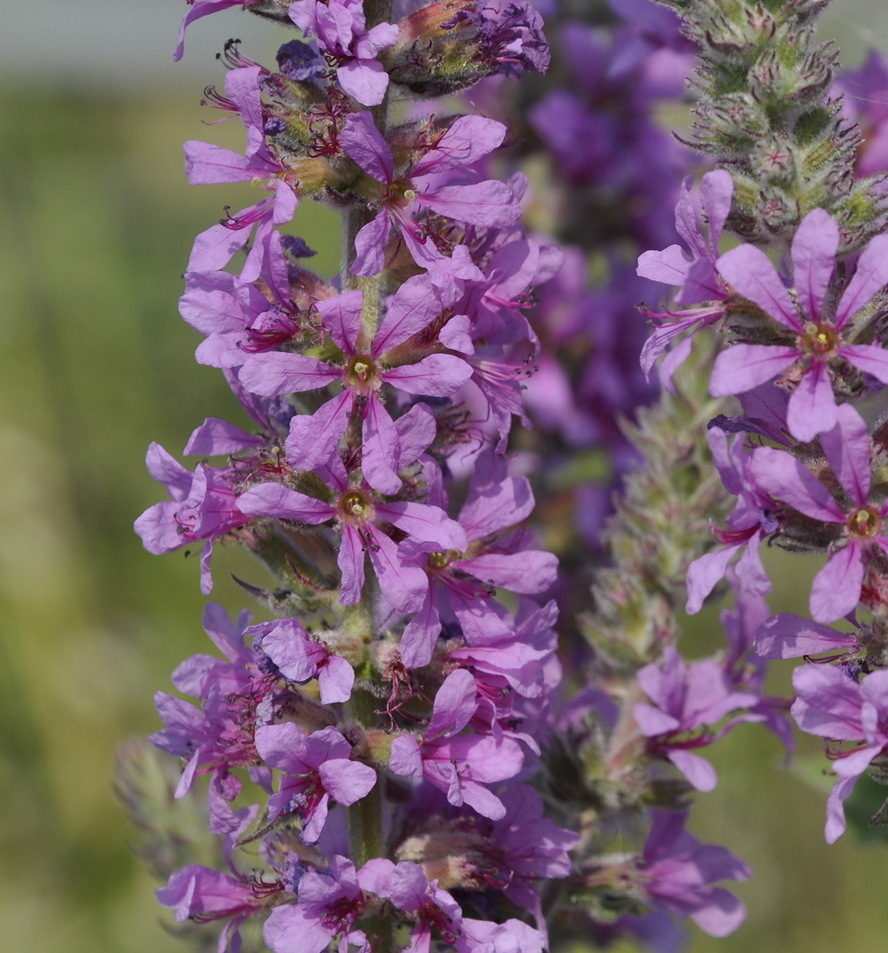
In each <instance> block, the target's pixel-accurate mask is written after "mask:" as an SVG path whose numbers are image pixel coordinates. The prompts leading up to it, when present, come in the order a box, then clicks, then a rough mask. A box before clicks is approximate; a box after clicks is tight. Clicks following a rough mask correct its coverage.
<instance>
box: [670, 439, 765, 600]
mask: <svg viewBox="0 0 888 953" xmlns="http://www.w3.org/2000/svg"><path fill="white" fill-rule="evenodd" d="M714 423H715V422H713V424H714ZM706 439H707V441H708V443H709V449H710V450H711V451H712V462H713V463H714V464H715V467H716V468H717V469H718V472H719V475H720V476H721V478H722V483H724V485H725V489H727V490H728V492H729V493H733V494H734V495H735V496H736V497H737V503H736V505H735V506H734V510H733V512H732V513H731V515H730V516H729V517H728V518H727V520H726V523H727V525H728V528H727V529H717V528H713V534H714V535H715V537H716V539H717V540H718V541H719V542H720V543H722V544H723V545H722V547H721V548H720V549H717V550H715V551H714V552H711V553H704V555H702V556H699V557H698V558H697V559H695V560H694V561H693V562H692V563H691V564H690V565H689V566H688V575H687V583H688V599H687V604H686V606H685V609H686V611H687V612H688V613H689V614H691V615H693V614H694V613H696V612H699V611H700V609H701V608H702V607H703V602H704V600H705V599H706V597H707V596H708V595H709V593H710V592H712V590H713V589H714V588H715V586H716V584H717V583H718V581H719V580H720V579H721V578H722V577H723V576H724V574H725V572H726V570H727V568H728V564H729V563H730V561H731V560H732V559H733V557H734V556H735V555H737V554H738V553H739V554H740V558H739V560H737V563H736V565H735V571H736V573H737V582H738V585H739V587H740V588H741V589H743V591H744V592H747V593H749V594H752V595H757V596H763V595H766V594H767V593H768V592H770V591H771V582H770V580H769V579H768V575H767V573H766V572H765V569H764V566H763V565H762V560H761V556H760V555H759V548H760V546H761V543H762V540H763V539H764V538H765V536H766V535H768V533H773V532H774V531H775V530H776V529H777V526H778V524H777V523H776V521H775V520H774V519H773V517H772V516H770V515H769V510H770V509H771V508H772V507H773V500H771V499H770V497H768V495H767V494H766V493H765V492H764V491H763V489H762V488H761V487H760V486H759V485H758V484H757V483H756V481H755V479H754V476H753V473H752V458H751V456H750V454H749V453H747V452H746V450H745V449H744V435H743V434H739V435H736V436H735V437H734V439H733V440H732V441H731V442H730V443H729V442H728V434H727V432H726V431H725V430H723V429H722V428H721V427H720V426H715V425H710V427H709V430H708V431H707V434H706Z"/></svg>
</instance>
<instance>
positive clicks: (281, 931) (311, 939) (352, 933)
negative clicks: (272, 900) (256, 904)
mask: <svg viewBox="0 0 888 953" xmlns="http://www.w3.org/2000/svg"><path fill="white" fill-rule="evenodd" d="M298 892H299V900H298V903H288V904H283V905H281V906H278V907H275V908H274V910H272V911H271V915H270V916H269V918H268V919H267V920H266V921H265V927H264V929H263V937H264V939H265V942H266V943H267V944H268V946H269V947H270V948H271V950H273V953H323V951H324V950H326V949H328V947H329V946H330V941H331V940H333V939H334V938H335V937H337V936H340V937H341V943H340V947H339V949H341V950H342V951H345V950H347V949H348V946H349V944H355V945H358V946H359V947H360V949H361V950H362V951H367V953H369V946H368V945H367V942H366V937H365V936H364V934H363V932H362V931H360V930H357V929H355V922H356V920H357V919H358V917H359V916H360V915H361V914H362V913H363V911H364V907H365V906H366V904H367V898H366V896H365V895H364V892H363V890H362V889H361V882H360V874H359V872H358V871H357V870H355V865H354V864H353V863H352V862H351V861H350V860H347V859H346V858H345V857H342V856H340V855H338V854H337V855H336V856H335V857H334V858H333V863H332V864H331V866H330V871H329V874H322V873H318V872H316V871H308V872H307V873H305V874H303V875H302V877H301V878H300V880H299V886H298Z"/></svg>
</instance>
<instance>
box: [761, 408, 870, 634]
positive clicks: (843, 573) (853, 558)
mask: <svg viewBox="0 0 888 953" xmlns="http://www.w3.org/2000/svg"><path fill="white" fill-rule="evenodd" d="M835 420H836V423H835V424H834V426H833V428H832V429H831V430H829V431H828V432H827V433H824V434H823V436H822V437H821V438H820V442H821V445H822V447H823V451H824V453H825V454H826V459H827V460H828V462H829V464H830V466H831V467H832V471H833V473H834V474H835V476H836V477H837V478H838V481H839V483H840V484H841V486H842V489H843V490H844V491H845V493H846V494H847V497H848V498H849V500H850V506H848V505H846V504H840V503H839V502H838V501H837V500H836V499H835V497H834V496H833V495H832V494H831V493H830V492H829V490H827V488H826V487H825V486H824V485H823V484H822V483H821V482H820V481H819V480H817V479H816V478H815V477H814V476H813V474H812V473H811V471H810V470H809V469H808V468H807V467H806V466H804V464H802V463H800V462H799V461H798V460H796V459H795V458H794V457H793V456H791V455H790V454H788V453H786V452H784V451H782V450H776V449H774V448H773V447H761V448H759V449H758V450H756V451H755V452H754V454H753V459H752V469H753V473H754V476H755V480H756V482H757V483H758V485H759V486H760V487H761V488H762V489H763V490H765V491H766V492H767V493H769V494H770V495H771V496H772V497H774V498H775V499H778V500H783V501H784V502H785V503H788V504H789V505H790V506H791V507H793V508H794V509H796V510H798V511H799V512H800V513H804V514H805V516H809V517H811V519H814V520H818V521H819V522H822V523H829V524H833V525H837V526H839V527H841V537H840V542H841V543H842V544H843V545H841V546H840V548H837V549H835V550H834V551H833V552H832V553H831V554H830V556H829V559H828V560H827V563H826V565H825V566H824V567H823V569H821V570H820V572H818V573H817V575H816V576H815V577H814V583H813V585H812V587H811V615H812V616H813V617H814V618H815V619H816V620H817V621H818V622H833V621H834V620H836V619H840V618H841V617H842V616H845V615H847V614H848V613H850V612H852V611H853V610H854V608H855V606H856V605H857V602H858V600H859V599H860V592H861V587H862V585H863V578H864V573H865V567H864V559H865V558H868V556H869V554H870V552H871V551H872V550H873V549H876V550H881V551H882V552H884V553H888V529H886V528H885V524H884V520H885V518H886V517H888V501H886V500H883V501H881V502H871V501H870V490H871V487H872V444H871V440H870V435H869V431H868V430H867V426H866V424H865V423H864V421H863V419H862V418H861V416H860V415H859V414H858V413H857V411H856V410H854V408H853V407H851V405H850V404H843V405H842V406H841V407H838V408H836V411H835Z"/></svg>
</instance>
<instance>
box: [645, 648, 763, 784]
mask: <svg viewBox="0 0 888 953" xmlns="http://www.w3.org/2000/svg"><path fill="white" fill-rule="evenodd" d="M638 684H639V685H640V686H641V687H642V689H644V691H645V692H646V693H647V695H648V697H649V698H650V699H651V700H652V701H653V702H654V705H649V704H647V703H645V702H640V703H638V704H636V705H635V708H634V713H635V720H636V722H637V723H638V727H639V728H640V729H641V731H642V733H643V734H644V735H645V737H647V739H648V751H650V752H651V753H655V754H661V755H662V756H664V757H666V758H668V759H669V760H670V761H671V762H672V763H673V764H674V765H675V766H676V767H677V768H678V770H679V771H681V773H682V774H683V775H684V776H685V777H686V778H687V779H688V781H689V782H690V783H691V784H692V785H693V786H694V787H695V788H696V789H697V790H698V791H711V790H712V789H713V788H714V787H715V785H716V780H717V778H716V774H715V770H714V769H713V767H712V765H711V764H710V763H709V762H708V761H706V760H704V759H703V758H701V757H699V756H698V755H695V754H692V753H691V750H690V749H692V748H699V747H702V746H704V745H707V744H710V743H712V742H713V741H715V740H716V739H717V738H720V737H722V736H723V735H724V734H726V733H727V731H728V730H729V729H730V728H731V727H733V725H734V724H736V723H737V721H740V720H743V716H740V717H739V718H737V719H734V720H732V721H731V722H730V723H729V724H728V725H726V726H725V727H724V728H722V729H721V730H720V731H718V732H713V726H715V725H716V724H717V723H718V722H720V721H721V720H722V719H723V718H725V717H726V716H727V715H728V714H730V713H731V712H733V711H737V710H739V709H743V710H745V709H748V708H750V707H751V706H752V705H753V704H754V703H755V702H756V701H757V697H756V696H755V695H752V694H750V693H748V692H738V691H736V690H735V688H734V685H733V684H732V681H731V679H730V678H729V677H728V675H727V673H726V672H725V671H724V669H723V668H722V666H721V665H720V664H719V663H718V662H714V661H703V662H695V663H694V664H692V665H686V664H685V662H684V660H683V659H682V658H681V656H680V655H679V654H678V650H677V649H676V648H675V646H673V645H669V646H667V647H666V650H665V652H664V654H663V662H662V665H646V666H645V667H644V668H642V669H640V670H639V672H638Z"/></svg>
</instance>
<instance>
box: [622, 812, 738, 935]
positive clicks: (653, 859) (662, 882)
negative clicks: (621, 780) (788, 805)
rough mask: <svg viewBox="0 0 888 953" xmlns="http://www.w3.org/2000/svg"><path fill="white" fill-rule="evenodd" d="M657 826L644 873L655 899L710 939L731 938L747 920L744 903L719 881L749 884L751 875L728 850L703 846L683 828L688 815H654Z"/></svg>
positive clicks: (645, 856)
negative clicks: (687, 920)
mask: <svg viewBox="0 0 888 953" xmlns="http://www.w3.org/2000/svg"><path fill="white" fill-rule="evenodd" d="M652 814H653V818H654V823H653V827H652V828H651V832H650V834H649V835H648V839H647V843H646V844H645V846H644V854H643V857H642V862H641V865H640V870H641V872H642V875H643V877H644V880H645V889H646V891H647V893H648V895H649V896H650V898H651V899H652V900H653V901H654V902H655V903H656V904H658V905H660V906H662V907H664V908H665V909H667V910H669V911H671V912H673V913H677V914H679V915H680V916H683V917H690V918H691V919H692V920H693V921H694V922H695V923H696V924H697V926H698V927H700V929H701V930H704V931H705V932H706V933H708V934H709V935H710V936H727V935H728V934H729V933H732V932H733V931H734V930H736V929H737V927H738V926H740V924H741V923H742V922H743V919H744V918H745V916H746V910H745V908H744V906H743V904H742V902H741V901H740V900H738V899H737V898H736V897H735V896H734V895H733V894H732V893H730V892H729V891H727V890H725V889H724V888H723V887H713V886H711V885H712V884H713V883H715V882H716V881H718V880H746V879H747V878H748V877H749V876H750V874H751V871H750V870H749V868H748V867H747V866H746V864H744V863H743V862H742V861H741V860H738V859H737V858H736V857H735V856H734V855H733V854H732V853H731V852H730V851H728V850H727V849H726V848H724V847H715V846H712V845H706V844H701V843H700V842H699V841H698V840H697V839H696V837H694V836H693V835H691V834H689V833H688V832H687V831H686V830H685V829H684V824H685V819H686V816H687V815H686V812H683V811H664V810H659V809H655V810H653V811H652Z"/></svg>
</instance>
